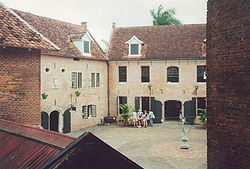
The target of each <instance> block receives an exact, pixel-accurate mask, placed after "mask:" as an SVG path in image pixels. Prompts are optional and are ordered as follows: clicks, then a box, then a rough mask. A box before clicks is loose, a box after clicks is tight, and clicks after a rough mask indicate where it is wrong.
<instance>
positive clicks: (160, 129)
mask: <svg viewBox="0 0 250 169" xmlns="http://www.w3.org/2000/svg"><path fill="white" fill-rule="evenodd" d="M191 128H192V129H191V132H190V133H189V134H188V138H189V145H190V149H188V150H183V149H180V145H181V138H182V137H183V133H182V130H181V125H180V124H178V123H173V124H171V123H170V124H169V123H163V124H155V125H154V126H153V127H148V128H133V127H123V126H122V125H121V124H120V125H119V124H116V125H105V126H94V127H90V128H87V129H84V130H80V131H77V132H74V133H69V134H68V135H71V136H75V137H78V136H80V135H81V134H82V133H84V132H86V131H89V132H91V133H93V134H95V135H96V136H97V137H99V138H100V139H102V140H103V141H104V142H106V143H107V144H109V145H110V146H112V147H113V148H115V149H116V150H118V151H120V152H121V153H122V154H124V155H125V156H127V157H128V158H130V159H131V160H133V161H134V162H136V163H137V164H139V165H140V166H142V167H143V168H145V169H168V168H169V169H206V168H207V132H206V130H204V129H201V127H200V126H192V127H191Z"/></svg>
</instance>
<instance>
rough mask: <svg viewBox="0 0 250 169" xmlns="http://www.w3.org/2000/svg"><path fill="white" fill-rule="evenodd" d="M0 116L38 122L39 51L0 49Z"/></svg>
mask: <svg viewBox="0 0 250 169" xmlns="http://www.w3.org/2000/svg"><path fill="white" fill-rule="evenodd" d="M0 76H1V78H0V118H2V119H6V120H10V121H15V122H19V123H24V124H29V125H39V123H40V50H35V49H32V50H31V51H29V50H28V49H22V48H8V47H7V48H5V49H4V48H0Z"/></svg>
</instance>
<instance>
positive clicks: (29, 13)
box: [11, 8, 81, 27]
mask: <svg viewBox="0 0 250 169" xmlns="http://www.w3.org/2000/svg"><path fill="white" fill-rule="evenodd" d="M11 9H12V8H11ZM12 10H13V11H15V12H16V11H17V12H21V13H25V14H28V15H34V16H37V17H41V18H46V19H50V20H54V21H58V22H63V23H66V24H71V25H74V26H79V27H81V25H78V24H75V23H71V22H66V21H62V20H59V19H55V18H50V17H47V16H41V15H39V14H34V13H31V12H26V11H20V10H18V9H12Z"/></svg>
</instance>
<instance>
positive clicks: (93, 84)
mask: <svg viewBox="0 0 250 169" xmlns="http://www.w3.org/2000/svg"><path fill="white" fill-rule="evenodd" d="M91 87H95V73H91Z"/></svg>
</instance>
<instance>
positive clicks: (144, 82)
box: [141, 82, 150, 84]
mask: <svg viewBox="0 0 250 169" xmlns="http://www.w3.org/2000/svg"><path fill="white" fill-rule="evenodd" d="M141 84H150V82H141Z"/></svg>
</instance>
